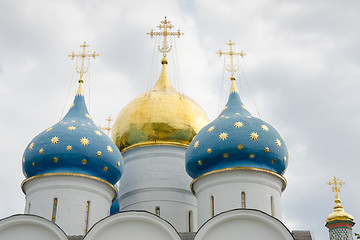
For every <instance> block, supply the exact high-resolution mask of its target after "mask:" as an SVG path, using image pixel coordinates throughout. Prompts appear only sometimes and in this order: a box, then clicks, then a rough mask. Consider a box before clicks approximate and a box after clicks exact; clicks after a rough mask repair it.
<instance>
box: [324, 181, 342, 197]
mask: <svg viewBox="0 0 360 240" xmlns="http://www.w3.org/2000/svg"><path fill="white" fill-rule="evenodd" d="M327 184H329V186H330V187H331V189H332V191H333V192H335V193H336V196H338V195H339V193H340V189H341V187H342V185H344V184H345V183H344V182H343V181H341V180H340V179H338V178H336V177H334V178H333V179H332V180H330V181H329V182H328V183H327Z"/></svg>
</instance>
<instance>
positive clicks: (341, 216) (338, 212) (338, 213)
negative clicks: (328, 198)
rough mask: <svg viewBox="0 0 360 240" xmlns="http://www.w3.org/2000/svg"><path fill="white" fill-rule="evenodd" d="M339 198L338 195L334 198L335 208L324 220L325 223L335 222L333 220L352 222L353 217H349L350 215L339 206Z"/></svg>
mask: <svg viewBox="0 0 360 240" xmlns="http://www.w3.org/2000/svg"><path fill="white" fill-rule="evenodd" d="M340 202H341V200H340V198H339V196H338V195H336V196H335V203H336V205H335V207H334V212H333V213H331V214H330V215H329V216H328V217H327V219H326V222H327V223H328V222H332V221H335V220H345V221H353V220H354V217H353V216H351V215H350V214H348V213H346V212H345V211H344V208H343V207H342V206H341V205H340Z"/></svg>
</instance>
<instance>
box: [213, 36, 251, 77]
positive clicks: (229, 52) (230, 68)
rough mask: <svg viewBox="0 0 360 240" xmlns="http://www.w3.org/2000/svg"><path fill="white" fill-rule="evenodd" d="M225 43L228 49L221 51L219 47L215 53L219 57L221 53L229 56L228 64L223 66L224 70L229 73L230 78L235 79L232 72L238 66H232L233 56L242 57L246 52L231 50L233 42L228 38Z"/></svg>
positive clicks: (237, 68)
mask: <svg viewBox="0 0 360 240" xmlns="http://www.w3.org/2000/svg"><path fill="white" fill-rule="evenodd" d="M226 45H229V51H228V52H223V51H221V50H220V49H219V51H218V52H217V54H219V57H221V56H222V55H229V56H230V65H228V66H225V68H226V70H228V71H229V72H230V73H231V79H234V80H235V76H234V73H235V72H237V71H238V70H239V66H234V56H241V58H244V56H246V53H244V52H243V51H242V50H241V52H239V53H237V52H235V51H234V50H233V45H235V43H233V42H231V40H229V42H228V43H226Z"/></svg>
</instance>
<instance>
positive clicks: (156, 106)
mask: <svg viewBox="0 0 360 240" xmlns="http://www.w3.org/2000/svg"><path fill="white" fill-rule="evenodd" d="M166 64H167V60H166V59H163V60H162V65H163V67H162V70H161V74H160V77H159V79H158V81H157V82H156V84H155V86H154V87H153V88H152V89H151V90H150V92H147V93H144V94H141V95H140V96H138V97H137V98H135V99H134V100H133V101H131V102H130V103H129V104H128V105H127V106H125V107H124V109H123V110H122V111H121V112H120V113H119V115H118V116H117V118H116V120H115V123H114V125H113V128H112V139H113V140H114V141H115V144H116V145H117V146H118V148H119V149H120V151H122V152H123V151H126V150H128V149H130V148H134V147H138V146H144V145H155V144H157V145H178V146H183V147H187V146H188V145H189V144H190V142H191V140H192V139H193V137H194V136H195V135H196V134H197V133H198V132H199V131H200V130H201V128H203V127H204V126H205V125H207V124H208V123H209V120H208V118H207V115H206V113H205V112H204V110H203V109H202V108H201V107H200V106H199V105H198V104H197V103H195V102H194V101H193V100H192V99H190V98H188V97H186V96H185V95H183V94H180V93H179V92H177V91H176V90H175V89H174V88H173V87H172V86H171V84H170V82H169V78H168V75H167V69H166Z"/></svg>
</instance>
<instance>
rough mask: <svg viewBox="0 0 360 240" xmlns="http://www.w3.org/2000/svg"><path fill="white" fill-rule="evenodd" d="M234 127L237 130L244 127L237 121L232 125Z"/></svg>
mask: <svg viewBox="0 0 360 240" xmlns="http://www.w3.org/2000/svg"><path fill="white" fill-rule="evenodd" d="M234 126H235V127H237V128H241V127H243V126H244V124H243V123H242V122H239V121H238V122H236V123H234Z"/></svg>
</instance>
